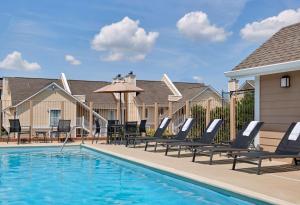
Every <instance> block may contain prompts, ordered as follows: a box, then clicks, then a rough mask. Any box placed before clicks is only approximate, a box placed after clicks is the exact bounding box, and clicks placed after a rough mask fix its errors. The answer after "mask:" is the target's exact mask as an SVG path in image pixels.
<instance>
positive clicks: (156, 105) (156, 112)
mask: <svg viewBox="0 0 300 205" xmlns="http://www.w3.org/2000/svg"><path fill="white" fill-rule="evenodd" d="M157 126H158V104H157V102H156V103H154V129H155V130H156V129H157Z"/></svg>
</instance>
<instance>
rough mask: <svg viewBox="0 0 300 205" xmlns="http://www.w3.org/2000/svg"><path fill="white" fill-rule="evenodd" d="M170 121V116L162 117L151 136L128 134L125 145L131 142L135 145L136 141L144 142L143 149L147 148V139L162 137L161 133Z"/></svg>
mask: <svg viewBox="0 0 300 205" xmlns="http://www.w3.org/2000/svg"><path fill="white" fill-rule="evenodd" d="M170 122H171V119H170V118H168V117H165V118H163V119H162V121H161V122H160V124H159V126H158V128H157V129H156V131H155V133H154V135H153V136H145V137H143V136H128V137H127V138H126V147H127V146H128V145H129V144H130V143H133V145H134V146H135V144H136V142H141V143H143V142H146V146H145V150H147V146H148V143H147V140H151V139H162V138H163V134H164V132H165V130H166V129H167V127H168V126H169V124H170Z"/></svg>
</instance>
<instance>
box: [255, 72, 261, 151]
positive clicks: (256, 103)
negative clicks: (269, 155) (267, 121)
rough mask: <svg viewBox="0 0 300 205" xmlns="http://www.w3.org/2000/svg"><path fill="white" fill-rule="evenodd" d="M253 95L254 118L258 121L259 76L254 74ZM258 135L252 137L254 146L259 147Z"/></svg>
mask: <svg viewBox="0 0 300 205" xmlns="http://www.w3.org/2000/svg"><path fill="white" fill-rule="evenodd" d="M254 88H255V92H254V93H255V94H254V95H255V96H254V120H256V121H260V76H255V86H254ZM259 144H260V137H259V134H257V136H256V137H255V139H254V146H255V147H256V148H259Z"/></svg>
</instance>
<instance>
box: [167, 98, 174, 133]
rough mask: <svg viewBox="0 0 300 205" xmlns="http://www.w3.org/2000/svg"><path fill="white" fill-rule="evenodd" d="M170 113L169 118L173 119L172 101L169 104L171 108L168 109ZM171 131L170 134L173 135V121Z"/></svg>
mask: <svg viewBox="0 0 300 205" xmlns="http://www.w3.org/2000/svg"><path fill="white" fill-rule="evenodd" d="M168 111H169V113H168V117H169V118H170V119H172V117H173V103H172V102H171V101H170V102H169V108H168ZM169 131H170V133H172V134H173V122H172V121H171V123H170V124H169Z"/></svg>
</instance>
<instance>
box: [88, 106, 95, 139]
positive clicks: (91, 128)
mask: <svg viewBox="0 0 300 205" xmlns="http://www.w3.org/2000/svg"><path fill="white" fill-rule="evenodd" d="M93 104H94V103H93V102H90V104H89V107H90V114H89V130H90V134H89V137H91V138H92V137H93Z"/></svg>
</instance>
